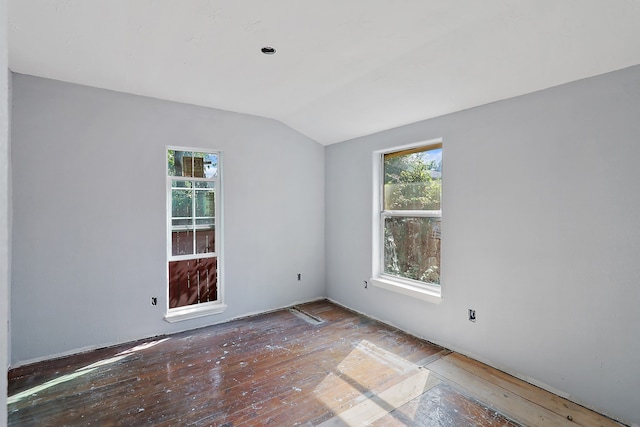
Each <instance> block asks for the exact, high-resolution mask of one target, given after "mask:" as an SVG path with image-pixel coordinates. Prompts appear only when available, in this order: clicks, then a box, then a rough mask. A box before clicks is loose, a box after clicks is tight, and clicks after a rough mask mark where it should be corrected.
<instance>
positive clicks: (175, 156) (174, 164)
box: [167, 150, 193, 176]
mask: <svg viewBox="0 0 640 427" xmlns="http://www.w3.org/2000/svg"><path fill="white" fill-rule="evenodd" d="M185 158H187V159H188V161H187V160H186V159H185ZM192 159H193V153H192V152H191V151H178V150H169V151H167V170H168V173H169V176H193V175H192V172H191V171H193V165H192ZM185 163H188V164H186V165H185ZM185 173H186V174H185Z"/></svg>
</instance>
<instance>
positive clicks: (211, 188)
mask: <svg viewBox="0 0 640 427" xmlns="http://www.w3.org/2000/svg"><path fill="white" fill-rule="evenodd" d="M220 174H221V171H220V153H219V152H215V151H205V150H189V149H182V148H169V149H167V205H168V206H167V211H168V215H167V217H168V218H167V258H168V298H167V301H168V315H167V320H169V321H172V320H181V319H182V318H185V319H186V318H193V317H198V316H200V315H205V314H212V313H214V312H220V311H222V309H224V306H223V304H222V287H221V280H220V279H221V277H220V276H221V274H220V273H221V269H220V266H221V254H220V248H219V247H220V227H221V223H220V212H221V206H220V205H221V197H220V195H221V193H220V190H221V188H220Z"/></svg>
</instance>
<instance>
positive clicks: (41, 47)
mask: <svg viewBox="0 0 640 427" xmlns="http://www.w3.org/2000/svg"><path fill="white" fill-rule="evenodd" d="M8 8H9V11H8V16H9V65H10V68H11V70H12V71H14V72H18V73H24V74H30V75H35V76H41V77H47V78H52V79H57V80H62V81H68V82H73V83H80V84H84V85H89V86H94V87H99V88H105V89H111V90H116V91H121V92H127V93H133V94H138V95H145V96H151V97H155V98H160V99H167V100H172V101H179V102H185V103H190V104H195V105H202V106H208V107H213V108H219V109H224V110H230V111H236V112H241V113H248V114H254V115H258V116H263V117H268V118H273V119H276V120H279V121H281V122H283V123H285V124H287V125H288V126H290V127H292V128H294V129H296V130H298V131H299V132H301V133H303V134H305V135H307V136H308V137H310V138H312V139H314V140H316V141H318V142H320V143H322V144H332V143H336V142H340V141H344V140H348V139H351V138H354V137H358V136H362V135H367V134H371V133H374V132H377V131H380V130H384V129H389V128H392V127H396V126H400V125H403V124H407V123H411V122H415V121H418V120H422V119H426V118H430V117H435V116H439V115H443V114H447V113H451V112H454V111H459V110H462V109H466V108H470V107H473V106H477V105H481V104H485V103H489V102H493V101H496V100H500V99H505V98H509V97H513V96H517V95H521V94H525V93H529V92H533V91H536V90H540V89H544V88H547V87H551V86H555V85H559V84H562V83H565V82H569V81H572V80H577V79H580V78H584V77H589V76H593V75H597V74H602V73H605V72H608V71H612V70H616V69H620V68H624V67H628V66H631V65H636V64H640V1H637V0H484V1H478V0H181V1H175V0H102V1H98V0H8ZM264 46H271V47H273V48H275V49H276V53H275V54H274V55H265V54H263V53H262V52H261V48H262V47H264Z"/></svg>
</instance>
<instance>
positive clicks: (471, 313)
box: [469, 308, 476, 322]
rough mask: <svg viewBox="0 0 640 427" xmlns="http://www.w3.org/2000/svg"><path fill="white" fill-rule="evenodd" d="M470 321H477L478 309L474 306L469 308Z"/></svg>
mask: <svg viewBox="0 0 640 427" xmlns="http://www.w3.org/2000/svg"><path fill="white" fill-rule="evenodd" d="M469 321H470V322H475V321H476V311H475V310H474V309H472V308H470V309H469Z"/></svg>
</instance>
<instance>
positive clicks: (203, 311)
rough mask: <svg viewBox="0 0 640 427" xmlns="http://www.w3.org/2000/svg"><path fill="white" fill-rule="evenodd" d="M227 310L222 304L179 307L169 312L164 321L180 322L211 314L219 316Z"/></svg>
mask: <svg viewBox="0 0 640 427" xmlns="http://www.w3.org/2000/svg"><path fill="white" fill-rule="evenodd" d="M226 309H227V306H226V305H225V304H222V303H213V304H211V303H206V304H199V305H196V306H195V307H180V308H172V309H170V310H169V312H168V313H167V315H166V316H164V320H166V321H167V322H169V323H175V322H180V321H182V320H191V319H197V318H198V317H204V316H210V315H212V314H220V313H222V312H223V311H225V310H226Z"/></svg>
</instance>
